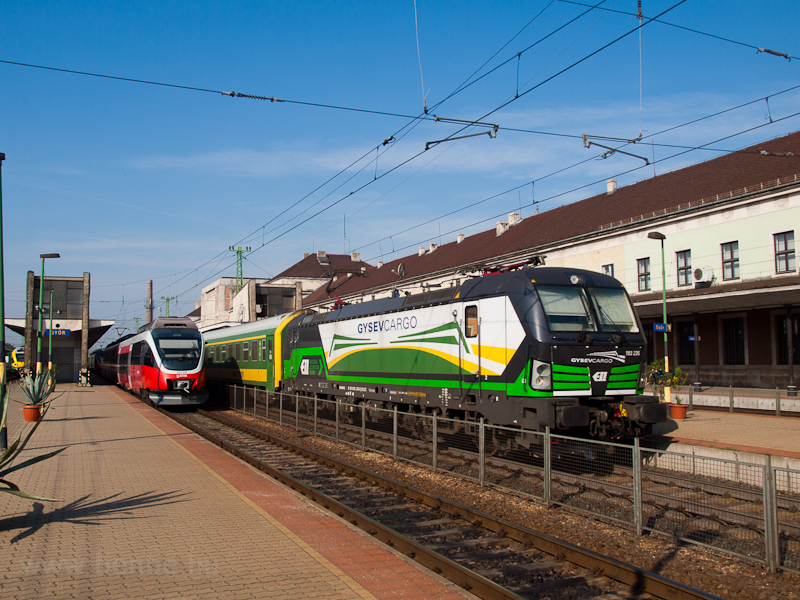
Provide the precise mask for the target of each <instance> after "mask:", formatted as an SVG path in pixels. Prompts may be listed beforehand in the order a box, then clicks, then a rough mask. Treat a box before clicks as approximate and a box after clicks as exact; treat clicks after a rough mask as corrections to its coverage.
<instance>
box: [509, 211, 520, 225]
mask: <svg viewBox="0 0 800 600" xmlns="http://www.w3.org/2000/svg"><path fill="white" fill-rule="evenodd" d="M520 221H521V219H520V218H519V213H518V212H513V213H508V226H509V227H513V226H514V225H516V224H517V223H519V222H520Z"/></svg>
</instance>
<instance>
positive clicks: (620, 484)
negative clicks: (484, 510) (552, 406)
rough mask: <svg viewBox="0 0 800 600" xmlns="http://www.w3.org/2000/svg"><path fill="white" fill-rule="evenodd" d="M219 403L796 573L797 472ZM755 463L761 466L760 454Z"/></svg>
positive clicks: (322, 411)
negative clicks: (758, 459) (758, 460)
mask: <svg viewBox="0 0 800 600" xmlns="http://www.w3.org/2000/svg"><path fill="white" fill-rule="evenodd" d="M216 397H217V398H219V399H220V400H221V401H222V402H223V404H225V405H227V406H228V407H230V408H233V409H235V410H238V411H242V412H244V413H247V414H253V415H257V416H263V417H266V418H267V419H270V420H272V421H276V422H278V423H280V424H282V425H284V426H290V427H295V428H297V429H299V430H303V431H307V432H312V433H314V434H316V435H320V436H325V437H329V438H332V439H335V440H338V441H340V442H344V443H347V444H351V445H353V446H357V447H360V448H363V449H364V450H370V451H374V452H380V453H383V454H387V455H390V456H393V457H395V458H400V459H403V460H406V461H409V462H412V463H415V464H419V465H423V466H426V467H430V468H433V469H434V470H436V471H441V472H448V473H453V474H455V475H458V476H460V477H465V478H468V479H471V480H473V481H476V482H478V483H479V484H480V485H491V486H494V487H497V488H501V489H506V490H510V491H513V492H515V493H518V494H522V495H526V496H529V497H531V498H538V499H541V500H543V501H544V502H545V504H546V505H548V506H550V505H559V506H564V507H569V508H571V509H573V510H577V511H580V512H584V513H588V514H592V515H596V516H600V517H603V518H605V519H609V520H613V521H616V522H618V523H621V524H623V525H625V526H628V527H630V526H633V528H634V529H635V530H636V532H637V533H639V534H643V533H644V532H646V531H652V532H659V533H663V534H666V535H670V536H673V537H675V538H677V539H680V540H683V541H687V542H691V543H695V544H700V545H705V546H710V547H713V548H717V549H720V550H723V551H726V552H729V553H731V554H735V555H739V556H744V557H747V558H750V559H753V560H757V561H761V562H764V563H766V564H767V565H768V566H769V567H770V569H771V570H773V571H774V570H777V569H784V570H789V571H795V572H800V471H798V470H792V469H789V468H783V467H781V468H777V467H773V466H772V464H771V461H770V457H769V456H767V457H766V458H765V459H764V460H763V462H744V461H739V460H727V459H724V458H715V457H709V456H700V455H690V454H682V453H678V452H671V451H668V450H662V449H652V448H641V447H640V446H639V444H638V440H635V441H634V443H633V444H632V445H631V444H621V443H610V442H601V441H597V440H587V439H579V438H571V437H566V436H562V435H555V434H551V433H550V432H549V431H546V432H531V431H526V432H524V435H522V433H523V432H522V431H521V430H519V429H514V428H507V427H497V426H492V425H488V424H485V423H484V422H483V420H482V419H481V420H479V421H463V420H457V419H447V418H443V417H434V416H431V415H423V414H417V413H412V412H402V411H398V410H397V409H396V408H393V409H386V408H377V407H374V406H369V405H365V404H360V405H355V404H347V403H342V402H337V401H332V400H323V399H317V398H310V397H305V396H294V395H291V394H285V393H268V392H267V391H265V390H263V389H254V388H248V387H245V386H226V387H224V389H219V390H217V394H216ZM762 458H763V457H762Z"/></svg>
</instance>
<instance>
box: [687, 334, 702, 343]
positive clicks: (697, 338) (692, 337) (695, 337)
mask: <svg viewBox="0 0 800 600" xmlns="http://www.w3.org/2000/svg"><path fill="white" fill-rule="evenodd" d="M689 341H690V342H699V341H700V336H699V335H690V336H689Z"/></svg>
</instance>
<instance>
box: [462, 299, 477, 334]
mask: <svg viewBox="0 0 800 600" xmlns="http://www.w3.org/2000/svg"><path fill="white" fill-rule="evenodd" d="M464 320H465V321H466V327H465V329H466V331H465V332H464V334H465V335H466V336H467V337H469V338H472V337H477V336H478V307H477V306H468V307H466V308H465V309H464Z"/></svg>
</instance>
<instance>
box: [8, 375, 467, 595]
mask: <svg viewBox="0 0 800 600" xmlns="http://www.w3.org/2000/svg"><path fill="white" fill-rule="evenodd" d="M12 389H13V387H12ZM59 390H60V391H59V393H61V394H62V395H61V396H60V397H59V398H58V399H57V400H56V401H55V402H54V408H53V410H51V411H50V412H49V413H48V415H47V417H46V419H45V421H44V422H43V423H42V424H41V425H40V427H39V429H38V430H37V431H36V433H35V435H34V437H33V438H32V441H31V443H30V444H29V446H28V449H27V450H26V455H27V456H28V457H31V456H35V455H39V454H43V453H46V452H49V451H52V450H54V449H57V448H61V447H66V448H67V449H66V450H65V451H64V452H62V453H61V454H59V455H58V456H56V457H54V458H52V459H50V460H47V461H45V462H42V463H39V464H36V465H33V466H32V467H30V468H27V469H23V470H21V471H18V472H15V473H12V474H11V475H9V476H8V478H9V479H10V480H11V481H13V482H14V483H16V484H18V485H19V486H20V487H21V489H22V490H24V491H29V492H31V493H35V494H38V495H43V496H50V497H55V498H59V501H57V502H32V501H30V500H24V499H20V498H17V497H14V496H11V495H10V494H0V547H2V554H1V556H2V559H0V597H3V598H93V599H101V600H118V599H120V600H121V599H126V598H209V599H217V598H237V599H238V598H274V599H296V598H321V599H326V600H328V599H331V600H338V599H350V598H353V599H356V598H357V599H372V598H375V599H387V600H389V599H395V598H436V599H437V600H450V599H453V600H456V599H463V598H473V596H471V595H469V594H467V593H466V592H463V591H462V590H460V589H459V588H457V587H456V586H454V585H452V584H450V583H449V582H446V581H444V580H443V579H441V578H440V577H438V576H436V575H434V574H433V573H430V572H429V571H427V570H425V569H422V568H421V567H419V566H418V565H416V564H415V563H413V562H412V561H410V560H408V559H406V558H405V557H402V556H399V555H398V554H397V553H395V552H393V551H392V550H391V549H389V548H387V547H386V546H383V545H382V544H380V543H378V542H376V541H374V540H373V539H372V538H371V537H369V536H368V535H366V534H364V533H362V532H360V531H358V530H356V529H354V528H352V527H351V526H350V525H349V524H347V523H345V522H343V521H342V520H339V519H337V518H335V517H331V516H329V515H327V514H326V513H324V512H322V511H321V510H319V509H318V508H316V506H314V505H312V504H310V503H309V502H308V501H306V500H305V499H303V498H302V497H300V496H299V495H297V494H295V493H294V492H292V491H290V490H288V489H287V488H284V487H283V486H281V485H280V484H278V483H276V482H274V481H273V480H271V479H269V478H267V477H265V476H264V475H263V474H261V473H259V472H257V471H256V470H254V469H252V468H251V467H250V466H248V465H245V464H244V463H242V462H241V461H239V460H237V459H235V458H233V457H231V456H229V455H228V454H226V453H224V452H223V451H222V450H219V449H218V448H217V447H215V446H213V445H211V444H210V443H208V442H206V441H204V440H202V439H201V438H200V437H198V436H196V435H194V434H192V433H190V432H187V431H186V430H185V429H183V428H181V427H180V426H178V425H176V424H174V423H173V422H172V421H170V420H168V419H167V418H166V417H164V416H163V415H160V414H159V413H157V412H155V411H153V410H152V409H150V408H149V407H147V406H145V405H144V404H142V403H141V402H139V401H138V400H136V399H135V398H133V397H132V396H129V395H127V394H125V393H123V392H122V391H120V390H117V389H116V388H114V387H111V386H97V387H92V388H79V387H77V386H75V385H68V384H67V385H60V386H59ZM18 394H19V392H18V391H17V395H18ZM21 413H22V410H21V408H20V405H19V404H15V403H13V402H12V403H11V406H10V410H9V417H10V422H9V442H10V441H11V440H13V439H14V438H16V435H17V434H18V433H19V432H20V430H21V429H22V428H23V427H24V424H23V423H22V422H21V421H22V415H21Z"/></svg>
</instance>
